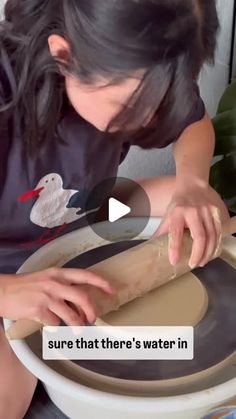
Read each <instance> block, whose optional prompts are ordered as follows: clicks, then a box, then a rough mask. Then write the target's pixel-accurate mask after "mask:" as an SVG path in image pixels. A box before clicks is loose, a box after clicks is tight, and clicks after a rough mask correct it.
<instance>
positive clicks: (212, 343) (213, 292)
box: [66, 241, 236, 381]
mask: <svg viewBox="0 0 236 419" xmlns="http://www.w3.org/2000/svg"><path fill="white" fill-rule="evenodd" d="M139 243H140V241H132V242H127V241H126V242H120V243H113V244H111V245H106V246H102V247H99V248H96V249H93V250H91V251H89V252H86V253H84V254H82V255H79V256H78V257H76V258H75V259H73V260H71V261H70V262H69V263H68V264H67V265H66V267H70V268H72V267H76V268H78V267H80V268H87V267H89V266H91V265H93V264H95V263H98V262H100V261H101V260H104V259H106V258H108V257H111V256H113V255H115V254H117V253H119V252H122V251H124V250H126V249H128V248H130V247H132V246H135V245H137V244H139ZM177 281H180V282H179V283H178V288H177V287H176V286H175V281H173V282H170V283H169V284H167V285H165V286H163V287H162V290H161V292H160V289H159V290H158V289H157V290H155V291H154V292H151V293H150V294H148V295H146V296H144V297H142V298H140V299H137V300H135V301H134V302H131V303H129V304H126V306H124V307H122V308H121V309H120V310H119V311H118V312H116V313H115V312H114V313H110V314H109V315H107V316H105V317H104V318H103V319H102V324H104V322H105V323H108V324H111V325H140V326H143V325H153V326H154V325H155V326H158V325H162V326H165V325H172V326H175V325H179V326H181V325H185V326H187V325H193V326H195V328H194V351H195V357H194V360H192V361H181V362H179V361H155V360H154V361H132V362H130V361H73V363H75V364H76V365H78V366H80V367H82V368H85V369H86V370H88V371H92V372H95V373H98V374H101V375H103V376H107V377H113V378H119V379H124V380H136V381H154V380H155V381H156V380H170V379H176V378H180V377H184V376H189V375H192V374H197V373H200V372H201V371H203V370H207V369H209V368H211V367H213V366H214V365H216V364H220V363H221V362H223V361H224V360H225V359H226V358H228V357H229V356H230V355H232V353H234V352H235V350H236V334H235V333H234V329H235V321H236V310H235V301H236V272H235V269H234V268H233V267H232V266H230V265H229V264H228V263H226V262H224V261H223V260H221V259H217V260H214V261H213V262H210V263H209V264H208V265H207V266H206V267H205V268H203V269H196V270H195V271H194V272H193V274H190V276H189V275H187V276H183V277H182V278H181V279H178V280H177ZM186 287H189V291H191V290H192V292H189V293H186V291H187V290H186ZM183 295H185V298H183ZM186 295H188V296H189V297H188V298H186ZM155 303H156V310H155V316H153V308H154V306H155ZM173 307H175V310H173ZM189 308H191V310H189ZM177 311H178V316H176V312H177ZM187 312H188V313H190V315H189V316H187V318H186V313H187ZM181 313H182V314H181ZM147 319H148V320H147ZM176 319H177V320H176ZM98 324H99V322H98Z"/></svg>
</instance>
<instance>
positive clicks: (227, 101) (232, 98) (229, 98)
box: [217, 80, 236, 114]
mask: <svg viewBox="0 0 236 419" xmlns="http://www.w3.org/2000/svg"><path fill="white" fill-rule="evenodd" d="M233 108H236V80H234V81H233V82H232V83H231V84H230V85H229V86H228V88H227V89H226V91H225V93H224V95H223V96H222V98H221V101H220V103H219V107H218V110H217V113H218V114H220V113H222V112H226V111H229V110H231V109H233Z"/></svg>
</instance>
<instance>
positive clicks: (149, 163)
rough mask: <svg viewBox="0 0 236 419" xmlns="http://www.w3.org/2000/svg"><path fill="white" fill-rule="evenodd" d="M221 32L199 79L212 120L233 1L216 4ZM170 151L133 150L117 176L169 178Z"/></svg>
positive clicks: (225, 70) (225, 63) (224, 72)
mask: <svg viewBox="0 0 236 419" xmlns="http://www.w3.org/2000/svg"><path fill="white" fill-rule="evenodd" d="M218 10H219V16H220V22H221V31H220V35H219V41H218V51H217V55H216V64H215V66H214V67H213V68H212V67H210V68H209V67H206V68H205V69H204V71H203V72H202V74H201V77H200V88H201V95H202V97H203V99H204V101H205V104H206V107H207V110H208V112H209V114H210V115H211V116H214V114H215V112H216V109H217V104H218V102H219V99H220V97H221V95H222V93H223V91H224V89H225V86H226V85H227V83H228V77H229V62H230V48H231V33H232V21H233V0H218ZM171 150H172V147H171V146H170V147H168V148H166V149H164V150H152V151H143V150H140V149H139V148H137V147H133V148H132V150H131V151H130V153H129V155H128V157H127V159H126V160H125V162H124V163H123V164H122V166H121V168H120V175H121V176H126V177H130V178H132V179H135V178H140V177H150V176H159V175H163V174H173V173H174V171H175V169H174V161H173V157H172V153H171Z"/></svg>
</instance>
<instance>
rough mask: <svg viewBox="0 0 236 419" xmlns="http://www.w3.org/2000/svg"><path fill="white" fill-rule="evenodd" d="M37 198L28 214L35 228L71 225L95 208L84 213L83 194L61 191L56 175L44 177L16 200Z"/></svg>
mask: <svg viewBox="0 0 236 419" xmlns="http://www.w3.org/2000/svg"><path fill="white" fill-rule="evenodd" d="M35 197H38V199H37V200H36V202H35V204H34V205H33V208H32V210H31V213H30V220H31V222H32V223H34V224H36V225H37V226H40V227H44V228H48V229H52V228H55V227H59V226H62V225H66V224H70V223H73V222H74V221H77V220H79V219H80V218H82V217H83V216H85V215H86V214H88V213H91V212H95V211H96V210H98V207H97V208H92V209H90V210H89V211H86V208H85V203H86V199H85V193H84V191H77V190H73V189H63V181H62V178H61V176H60V175H58V174H57V173H51V174H48V175H46V176H44V177H43V178H42V179H41V180H40V181H39V183H38V184H37V186H36V188H35V189H33V190H31V191H29V192H26V193H25V194H23V195H21V196H20V197H19V198H18V202H25V201H28V200H29V199H32V198H35Z"/></svg>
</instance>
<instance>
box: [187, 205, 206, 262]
mask: <svg viewBox="0 0 236 419" xmlns="http://www.w3.org/2000/svg"><path fill="white" fill-rule="evenodd" d="M186 224H187V227H188V228H189V230H190V232H191V237H192V239H193V247H192V253H191V256H190V260H189V267H190V268H191V269H195V268H196V267H197V266H198V265H199V263H200V261H201V260H202V257H203V255H204V253H205V248H206V231H205V228H204V225H203V222H202V219H201V215H200V214H199V213H198V212H193V211H191V213H189V214H188V215H186Z"/></svg>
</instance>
